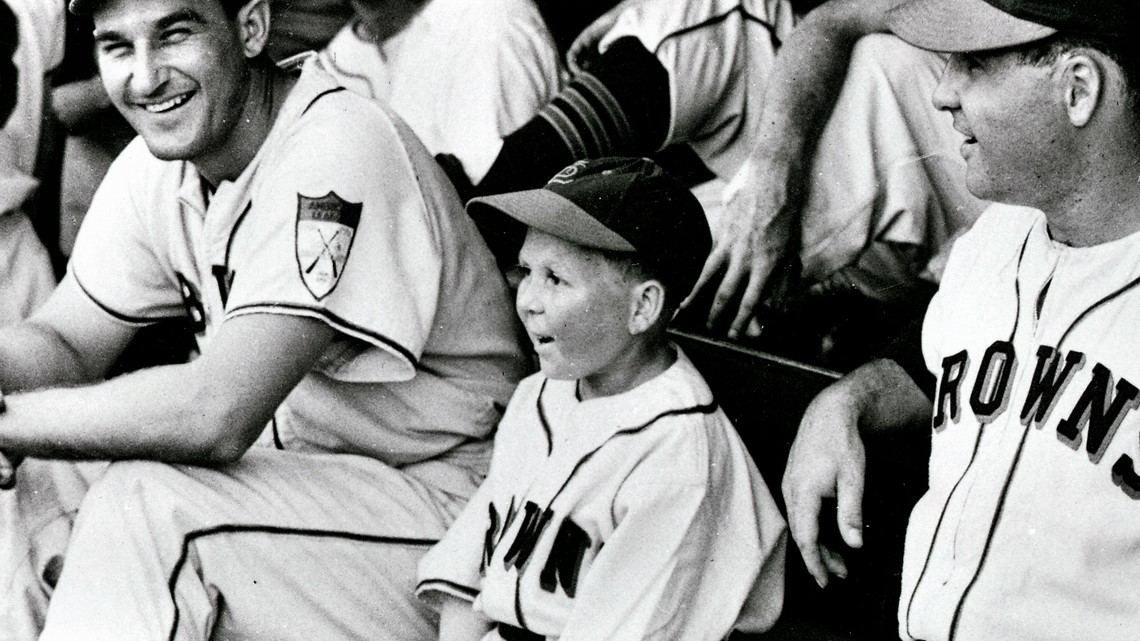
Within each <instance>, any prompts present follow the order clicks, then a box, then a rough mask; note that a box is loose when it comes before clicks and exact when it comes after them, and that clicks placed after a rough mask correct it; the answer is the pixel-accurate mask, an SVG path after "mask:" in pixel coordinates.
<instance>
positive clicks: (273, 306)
mask: <svg viewBox="0 0 1140 641" xmlns="http://www.w3.org/2000/svg"><path fill="white" fill-rule="evenodd" d="M279 309H284V310H294V311H305V312H311V313H313V314H316V315H317V316H320V317H321V318H322V319H324V320H325V322H327V323H328V324H330V325H332V326H333V327H334V328H335V329H346V330H349V331H351V332H355V333H357V334H362V335H364V336H367V337H368V338H371V339H372V340H374V341H376V342H378V343H383V344H384V345H386V346H388V347H389V348H391V349H392V351H394V352H396V353H397V354H399V355H400V356H401V357H403V358H404V359H405V360H407V361H408V362H409V363H411V365H412V366H413V367H417V368H418V367H419V363H418V362H417V359H416V357H415V355H413V354H412V353H411V352H410V351H408V350H407V349H406V348H404V346H403V345H400V344H399V343H397V342H396V341H394V340H392V339H390V338H388V337H387V336H384V335H383V334H377V333H376V332H373V331H369V330H367V329H364V328H363V327H360V326H359V325H354V324H353V323H350V322H348V321H346V320H345V319H343V318H341V317H340V316H337V315H336V314H334V313H332V312H330V311H328V310H327V309H322V308H320V307H308V306H305V305H295V304H293V303H256V304H253V305H242V306H240V307H234V308H233V309H230V310H228V311H227V312H226V313H227V315H232V314H236V313H237V312H246V313H249V312H260V313H266V314H272V313H278V312H275V311H274V310H279Z"/></svg>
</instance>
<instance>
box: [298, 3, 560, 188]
mask: <svg viewBox="0 0 1140 641" xmlns="http://www.w3.org/2000/svg"><path fill="white" fill-rule="evenodd" d="M320 55H321V59H322V61H323V62H324V63H325V66H326V67H327V68H328V69H330V70H331V71H332V73H333V74H334V75H335V76H336V78H337V80H338V81H340V82H341V83H342V84H343V85H344V86H345V87H347V88H349V89H351V90H352V91H354V92H356V93H359V94H361V95H363V96H366V97H369V98H375V99H378V100H381V101H383V102H384V103H385V104H387V105H389V106H390V107H391V108H392V110H393V111H395V112H396V113H397V114H399V115H400V117H402V118H403V119H404V120H405V121H407V123H408V125H410V126H411V128H412V130H413V131H415V132H416V135H417V136H419V137H420V139H421V140H422V141H423V143H424V145H425V146H426V147H427V148H428V150H429V151H431V153H432V154H451V155H453V156H455V157H456V158H458V159H459V160H460V161H461V162H462V163H463V167H464V169H465V170H466V172H467V174H468V177H469V178H470V180H471V181H472V182H473V183H477V182H479V181H480V180H481V179H482V178H483V175H484V174H485V173H486V171H487V169H488V168H489V167H490V166H491V163H492V162H493V161H494V160H495V156H497V155H498V153H499V148H500V147H501V145H502V141H501V139H502V137H503V136H506V135H507V134H509V133H511V132H512V131H514V130H515V129H518V128H519V127H521V126H522V125H523V124H525V123H526V122H527V121H528V120H530V118H531V117H532V116H534V114H535V113H536V112H537V111H538V109H539V107H541V106H542V105H544V104H546V102H547V101H548V100H550V99H551V98H553V97H554V95H555V94H556V93H557V92H558V89H559V86H560V83H561V76H560V64H559V58H558V50H557V49H556V48H555V46H554V41H553V40H552V39H551V37H550V33H549V32H548V31H547V29H546V24H545V23H544V22H543V20H542V16H541V15H540V14H539V12H538V9H537V8H536V7H535V5H534V3H533V2H531V0H431V1H430V2H428V3H427V4H426V6H425V7H424V8H423V9H422V10H421V11H420V13H419V14H417V15H416V16H415V17H414V18H413V19H412V21H411V22H410V23H409V24H408V25H407V26H406V27H405V28H404V29H403V30H401V31H400V32H399V33H397V34H395V35H394V36H392V37H391V38H389V39H387V40H386V41H384V42H383V43H382V44H380V45H375V44H373V43H371V42H365V41H363V40H361V39H360V38H359V37H358V36H357V35H356V34H355V32H354V31H353V25H352V24H349V25H348V26H346V27H344V28H343V29H341V31H340V32H339V33H338V34H337V35H336V37H335V38H333V40H332V42H330V43H329V45H328V47H326V49H325V50H324V51H322V52H321V54H320Z"/></svg>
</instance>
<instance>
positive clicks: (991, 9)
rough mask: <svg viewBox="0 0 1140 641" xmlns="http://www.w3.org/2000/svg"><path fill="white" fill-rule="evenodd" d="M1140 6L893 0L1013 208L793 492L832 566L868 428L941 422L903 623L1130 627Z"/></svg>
mask: <svg viewBox="0 0 1140 641" xmlns="http://www.w3.org/2000/svg"><path fill="white" fill-rule="evenodd" d="M1137 15H1138V9H1137V5H1136V3H1134V2H1132V1H1131V0H1093V1H1088V2H1082V3H1073V2H1071V1H1070V0H912V1H911V2H908V3H906V4H904V5H901V6H899V7H897V8H896V9H894V10H893V11H892V13H891V14H890V16H889V20H890V24H891V27H892V30H893V31H894V33H896V34H897V35H898V36H900V37H901V38H903V39H904V40H907V41H909V42H911V43H913V44H915V45H917V46H920V47H924V48H928V49H931V50H937V51H944V52H949V53H950V54H951V55H950V58H949V61H948V63H947V66H946V69H945V71H944V72H943V76H942V79H941V81H940V84H939V86H938V88H937V89H936V90H935V92H934V96H933V100H934V104H935V106H936V107H938V108H939V109H941V110H943V111H946V112H947V113H948V114H949V115H950V116H951V117H952V118H953V122H954V127H955V129H957V130H958V131H959V132H961V133H962V134H963V136H965V139H964V141H963V144H962V147H961V153H962V156H963V157H964V158H965V160H966V164H967V185H968V187H969V189H970V191H971V192H972V193H973V194H974V195H975V196H978V197H981V198H985V199H990V200H994V201H997V202H1000V203H1008V204H999V205H994V206H992V207H991V208H990V209H989V210H987V212H986V213H985V214H983V215H982V217H981V218H980V219H979V220H978V221H977V223H976V224H975V225H974V227H973V229H972V230H971V231H970V232H969V233H967V234H966V235H965V236H964V237H963V238H962V239H961V240H959V241H958V243H957V244H956V246H955V248H954V251H953V252H952V254H951V256H950V260H949V263H948V265H947V267H946V271H945V275H944V277H943V280H942V284H941V289H940V290H939V292H938V294H937V295H936V296H935V298H934V300H933V301H932V303H931V305H930V308H929V310H928V312H927V315H926V319H925V323H924V325H923V329H922V339H921V342H922V356H923V361H920V363H921V364H920V366H919V367H912V366H910V365H911V364H910V363H908V362H907V360H906V359H905V358H897V359H894V360H878V361H873V362H872V363H869V364H867V365H865V366H863V367H862V368H860V369H858V370H856V371H855V372H853V373H852V374H850V375H848V376H847V377H845V378H843V379H841V380H840V381H839V382H837V383H836V384H834V385H833V386H831V387H829V388H828V389H826V390H825V391H824V392H822V393H821V394H820V396H819V397H817V398H816V400H815V401H813V403H812V405H811V407H809V409H808V411H807V413H806V414H805V416H804V419H803V421H802V422H801V426H800V431H799V434H798V436H797V439H796V442H795V443H794V445H793V447H792V453H791V455H790V459H789V464H788V469H787V472H786V474H785V477H784V483H783V489H784V495H785V498H786V500H787V505H788V517H789V524H790V527H791V530H792V534H793V538H794V539H795V540H796V542H797V545H798V546H799V548H800V550H801V552H802V554H803V556H804V559H805V561H807V564H808V567H809V568H810V569H812V571H813V573H814V574H816V576H817V579H821V581H822V580H826V576H827V573H828V572H829V571H830V572H835V573H837V574H840V575H842V574H843V573H844V571H845V570H844V567H843V563H842V560H841V559H840V558H839V556H838V555H836V554H835V553H833V552H831V551H830V550H827V549H825V548H823V547H822V546H821V545H820V543H819V541H818V529H819V522H818V521H819V517H820V503H821V499H822V498H823V497H826V496H835V497H836V498H837V501H838V508H839V509H838V515H837V518H838V525H839V529H840V532H841V534H842V535H843V538H844V540H845V542H846V543H847V544H848V545H851V546H853V547H858V546H859V545H860V544H861V543H862V518H861V508H860V504H861V500H862V487H863V475H864V469H863V461H864V450H863V444H862V440H861V437H860V432H861V431H864V432H865V431H868V430H871V431H883V430H888V429H891V428H899V427H904V426H914V425H922V424H924V423H925V421H927V420H930V421H931V425H932V427H933V430H932V432H931V447H932V453H931V457H930V474H929V489H928V491H927V492H926V494H925V495H924V496H923V497H922V499H921V500H920V501H919V502H918V504H917V505H916V506H915V508H914V510H913V512H912V514H911V518H910V522H909V526H908V530H907V539H906V550H905V554H904V562H903V577H902V591H901V592H902V594H901V599H900V603H899V633H900V635H901V636H902V637H903V638H905V639H923V640H926V641H935V640H942V639H958V640H960V641H970V640H979V641H980V640H987V641H989V640H994V639H1082V640H1087V639H1092V640H1105V641H1107V640H1110V639H1122V638H1130V637H1132V636H1134V635H1135V630H1137V629H1140V608H1137V607H1136V603H1138V602H1140V555H1137V554H1136V553H1135V550H1136V549H1137V548H1138V547H1140V509H1138V508H1140V415H1138V413H1137V411H1136V410H1137V407H1138V406H1140V388H1138V387H1137V383H1138V382H1140V369H1138V367H1137V363H1138V362H1140V359H1138V358H1137V356H1138V354H1137V352H1138V347H1137V344H1136V340H1135V337H1134V336H1135V328H1136V327H1137V324H1138V323H1140V262H1138V261H1137V260H1136V256H1138V255H1140V182H1138V180H1137V176H1138V174H1140V105H1138V101H1137V90H1140V54H1138V48H1137V47H1136V45H1135V43H1134V41H1133V38H1134V37H1135V36H1134V34H1135V33H1136V27H1137V26H1138V20H1137ZM923 369H925V370H926V372H925V373H922V372H920V370H923ZM908 372H912V373H915V374H914V375H913V376H912V375H911V374H909V373H908ZM931 374H933V376H930V375H931ZM924 379H925V380H929V381H930V382H931V383H932V384H933V383H936V385H931V386H929V387H927V388H926V389H925V390H924V389H923V386H922V385H921V383H922V381H923V380H924Z"/></svg>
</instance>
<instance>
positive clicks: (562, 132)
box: [538, 101, 587, 158]
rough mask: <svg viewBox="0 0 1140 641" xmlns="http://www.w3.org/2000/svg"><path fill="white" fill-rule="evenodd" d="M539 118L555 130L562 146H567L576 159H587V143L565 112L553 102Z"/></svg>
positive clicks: (541, 112) (539, 113)
mask: <svg viewBox="0 0 1140 641" xmlns="http://www.w3.org/2000/svg"><path fill="white" fill-rule="evenodd" d="M538 117H539V118H542V119H543V120H545V121H546V122H547V124H549V125H550V126H551V127H553V128H554V131H555V132H557V133H558V137H559V138H561V139H562V144H564V145H566V148H567V149H569V150H570V153H571V154H573V156H574V157H575V158H586V157H587V154H586V142H585V141H584V140H583V139H582V136H581V135H580V134H579V133H578V130H577V129H576V128H575V127H574V123H572V122H570V119H569V118H567V117H566V114H565V113H564V112H563V110H562V109H559V108H558V107H557V106H556V105H555V104H554V102H553V101H552V102H551V104H549V105H547V106H546V107H544V108H543V109H542V111H540V112H538Z"/></svg>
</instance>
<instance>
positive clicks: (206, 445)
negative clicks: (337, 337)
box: [0, 285, 335, 463]
mask: <svg viewBox="0 0 1140 641" xmlns="http://www.w3.org/2000/svg"><path fill="white" fill-rule="evenodd" d="M61 287H63V286H61ZM72 287H74V285H72ZM76 295H78V296H83V295H82V293H81V292H78V293H77V292H76V291H74V290H72V291H71V292H70V294H69V293H68V291H67V290H64V291H63V292H62V293H61V292H57V294H56V295H54V296H53V298H52V300H51V301H49V303H48V304H47V307H46V308H45V311H44V313H43V314H40V315H37V317H36V319H35V320H34V321H33V323H32V324H31V325H30V326H27V327H21V328H17V329H16V330H14V332H16V334H15V335H16V336H24V337H30V338H33V339H34V341H35V342H34V344H33V346H32V347H31V348H30V349H31V350H32V351H33V352H34V353H36V354H41V355H43V360H42V361H41V363H42V364H43V372H44V373H42V374H39V375H37V373H36V368H35V367H34V365H35V360H34V359H30V358H29V356H28V354H26V353H25V354H21V353H20V352H19V350H17V349H16V347H17V346H15V345H12V344H11V337H10V336H9V335H7V334H6V335H4V336H3V337H0V346H2V348H3V349H2V351H0V371H3V373H4V378H5V380H6V381H10V382H11V383H19V384H18V385H11V384H10V386H11V387H17V388H25V389H26V388H34V387H39V386H41V385H48V384H50V385H59V384H67V383H77V382H90V381H94V380H97V378H98V377H99V376H101V375H102V373H104V372H105V371H106V369H107V367H109V365H110V362H112V361H113V360H114V356H115V355H117V353H118V351H121V348H122V345H124V344H125V338H129V335H130V333H131V332H130V331H128V330H125V329H123V328H122V327H121V326H118V325H117V324H116V323H115V322H114V321H112V320H110V319H109V318H108V317H106V316H103V317H102V318H100V316H99V313H98V312H94V311H91V310H90V309H86V308H85V307H84V306H83V304H82V302H81V301H78V300H76V299H75V296H76ZM53 305H54V306H53ZM85 321H86V322H85ZM334 334H335V332H334V330H332V329H331V328H329V327H328V326H326V325H324V324H322V323H320V322H318V321H315V320H311V319H305V318H299V317H291V316H278V315H268V314H267V315H251V316H243V317H239V318H235V319H232V320H229V321H227V322H226V323H225V324H224V325H223V326H222V327H221V328H220V329H219V330H218V333H217V335H216V336H215V337H214V339H213V342H212V344H211V346H210V347H211V349H210V350H209V351H208V352H207V353H206V354H204V355H203V356H201V357H200V358H198V359H196V360H195V361H193V362H192V363H188V364H185V365H173V366H166V367H156V368H151V369H147V370H142V371H139V372H135V373H133V374H129V375H126V376H121V377H119V378H115V379H113V380H110V381H106V382H100V383H96V384H92V385H88V386H84V387H56V388H52V389H41V390H39V391H32V392H27V393H22V394H11V395H8V396H6V397H5V402H6V405H7V411H5V412H4V413H3V414H0V451H3V452H12V453H17V454H21V455H31V456H40V457H50V458H100V459H115V458H147V459H161V460H170V461H183V462H207V463H208V462H225V461H231V460H235V459H237V458H239V457H240V456H241V454H242V453H244V452H245V450H246V449H247V448H248V447H249V446H250V444H252V443H253V441H254V440H255V439H256V438H257V436H258V434H260V432H261V430H262V429H263V428H264V426H265V424H266V423H267V422H268V421H269V419H270V417H271V416H272V414H273V412H274V410H275V409H276V408H277V406H278V405H279V404H280V403H281V401H282V400H284V398H285V396H286V395H287V394H288V393H289V391H290V390H292V389H293V387H294V386H295V385H296V384H297V383H298V382H299V381H300V380H301V378H302V377H303V376H304V375H305V373H306V372H308V371H309V370H310V369H311V368H312V367H313V364H314V363H315V362H316V359H317V358H318V357H319V356H320V354H321V353H322V352H323V351H324V349H325V348H326V347H327V346H328V344H329V343H330V341H331V340H332V338H333V336H334ZM124 337H125V338H124ZM103 340H105V341H107V342H108V343H109V344H110V347H107V346H102V347H93V346H91V345H92V343H91V341H94V342H99V341H103ZM115 347H118V349H117V350H116V349H114V348H115ZM9 356H17V358H13V359H12V360H11V361H9V360H6V359H7V357H9Z"/></svg>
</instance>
